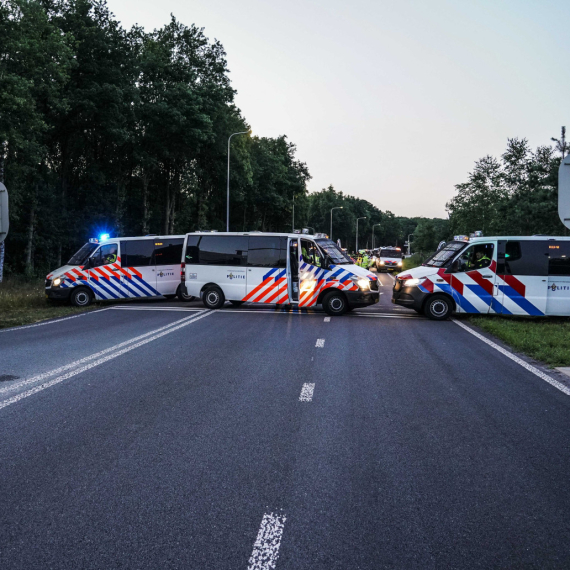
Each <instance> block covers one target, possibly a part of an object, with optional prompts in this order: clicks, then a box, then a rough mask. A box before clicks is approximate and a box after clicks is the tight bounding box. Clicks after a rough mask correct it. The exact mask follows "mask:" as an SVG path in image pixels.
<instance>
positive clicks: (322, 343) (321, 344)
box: [315, 338, 325, 348]
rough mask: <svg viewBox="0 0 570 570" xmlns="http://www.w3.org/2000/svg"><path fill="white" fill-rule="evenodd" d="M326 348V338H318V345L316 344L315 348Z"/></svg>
mask: <svg viewBox="0 0 570 570" xmlns="http://www.w3.org/2000/svg"><path fill="white" fill-rule="evenodd" d="M324 347H325V339H324V338H318V339H317V344H315V348H324Z"/></svg>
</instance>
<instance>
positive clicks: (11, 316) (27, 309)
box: [0, 276, 93, 328]
mask: <svg viewBox="0 0 570 570" xmlns="http://www.w3.org/2000/svg"><path fill="white" fill-rule="evenodd" d="M90 309H93V306H91V307H89V308H87V309H85V308H78V307H71V306H70V305H64V304H56V303H53V302H50V301H48V300H47V299H46V298H45V293H44V282H43V281H42V280H40V279H32V280H30V279H25V278H24V277H16V276H11V277H9V278H7V279H5V280H4V281H3V282H2V283H0V328H7V327H16V326H20V325H29V324H33V323H37V322H39V321H45V320H46V319H54V318H56V317H64V316H67V315H73V314H76V313H83V312H85V311H86V310H90Z"/></svg>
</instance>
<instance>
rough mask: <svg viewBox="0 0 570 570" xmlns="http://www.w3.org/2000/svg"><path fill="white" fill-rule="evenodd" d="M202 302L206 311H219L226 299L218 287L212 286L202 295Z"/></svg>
mask: <svg viewBox="0 0 570 570" xmlns="http://www.w3.org/2000/svg"><path fill="white" fill-rule="evenodd" d="M202 302H203V303H204V305H205V306H206V307H207V308H208V309H219V308H221V307H223V306H224V303H225V302H226V298H225V297H224V293H223V291H222V290H221V289H220V288H219V287H216V286H212V287H208V288H207V289H206V290H205V291H204V292H203V293H202Z"/></svg>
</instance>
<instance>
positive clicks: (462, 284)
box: [439, 241, 497, 313]
mask: <svg viewBox="0 0 570 570" xmlns="http://www.w3.org/2000/svg"><path fill="white" fill-rule="evenodd" d="M496 246H497V244H496V242H494V241H488V242H475V243H474V244H472V245H470V246H469V247H467V248H466V249H464V250H463V251H462V252H461V254H460V255H459V256H458V257H457V258H456V259H455V260H454V262H453V265H452V273H451V275H447V274H446V273H445V272H444V271H442V270H440V273H439V274H440V276H441V277H443V278H444V279H445V280H446V281H447V282H448V284H449V286H450V293H451V295H452V297H453V299H454V300H455V303H456V305H457V307H458V312H464V313H489V312H495V309H496V306H495V305H494V300H495V291H494V290H495V279H496V275H495V273H494V271H493V267H496V263H497V260H496V255H497V251H496V250H497V247H496ZM493 264H494V265H493Z"/></svg>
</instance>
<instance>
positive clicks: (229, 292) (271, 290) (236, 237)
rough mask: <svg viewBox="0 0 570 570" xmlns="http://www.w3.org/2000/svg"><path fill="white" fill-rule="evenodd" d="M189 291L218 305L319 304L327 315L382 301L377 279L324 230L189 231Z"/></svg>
mask: <svg viewBox="0 0 570 570" xmlns="http://www.w3.org/2000/svg"><path fill="white" fill-rule="evenodd" d="M181 279H182V282H183V283H184V286H185V291H184V292H185V293H186V294H187V295H192V296H200V297H201V298H202V301H203V303H204V305H205V306H206V307H208V308H210V309H219V308H220V307H222V306H223V305H224V303H225V301H230V302H231V303H232V304H233V305H236V306H238V305H241V304H242V303H244V302H247V301H248V302H252V303H273V304H278V305H279V304H283V305H291V306H296V307H313V306H315V305H317V304H321V305H322V306H323V308H324V310H325V311H326V312H327V313H328V314H329V315H342V314H343V313H344V312H346V311H348V310H351V309H353V308H355V307H364V306H367V305H372V304H374V303H377V302H378V298H379V293H378V280H377V278H376V276H375V275H374V274H372V273H370V272H369V271H367V270H365V269H363V268H361V267H358V266H356V265H355V264H354V263H353V262H352V261H351V260H350V258H349V257H348V256H347V255H346V254H345V253H343V252H342V250H341V249H339V247H338V246H337V245H336V244H335V243H334V242H333V241H331V240H330V239H328V237H327V236H325V235H324V234H315V235H308V234H301V235H300V234H295V233H293V234H286V233H283V234H279V233H261V232H248V233H233V232H230V233H203V232H194V233H189V234H187V235H186V240H185V242H184V263H183V264H182V273H181Z"/></svg>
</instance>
